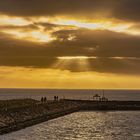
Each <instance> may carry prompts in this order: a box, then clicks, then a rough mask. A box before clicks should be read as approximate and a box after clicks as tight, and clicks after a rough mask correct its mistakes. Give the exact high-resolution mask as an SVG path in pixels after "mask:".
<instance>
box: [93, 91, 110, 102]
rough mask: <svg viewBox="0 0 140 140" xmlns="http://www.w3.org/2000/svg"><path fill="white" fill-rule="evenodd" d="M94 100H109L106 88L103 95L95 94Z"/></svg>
mask: <svg viewBox="0 0 140 140" xmlns="http://www.w3.org/2000/svg"><path fill="white" fill-rule="evenodd" d="M93 100H94V101H103V102H104V101H108V98H106V97H105V95H104V90H103V95H102V96H100V95H98V94H95V95H94V96H93Z"/></svg>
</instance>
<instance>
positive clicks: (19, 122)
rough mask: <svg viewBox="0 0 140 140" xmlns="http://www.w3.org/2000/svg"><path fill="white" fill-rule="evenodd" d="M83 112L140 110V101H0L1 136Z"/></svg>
mask: <svg viewBox="0 0 140 140" xmlns="http://www.w3.org/2000/svg"><path fill="white" fill-rule="evenodd" d="M81 110H104V111H108V110H140V101H90V100H68V99H63V100H57V101H47V102H45V103H42V102H40V101H37V100H33V99H20V100H18V99H17V100H7V101H0V134H1V135H2V134H5V133H9V132H12V131H17V130H20V129H23V128H25V127H29V126H32V125H35V124H38V123H41V122H45V121H48V120H51V119H55V118H57V117H61V116H64V115H67V114H70V113H73V112H77V111H81Z"/></svg>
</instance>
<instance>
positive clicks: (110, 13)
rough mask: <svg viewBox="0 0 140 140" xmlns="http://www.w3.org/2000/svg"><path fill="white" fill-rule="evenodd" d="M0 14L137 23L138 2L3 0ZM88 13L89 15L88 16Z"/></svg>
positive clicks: (121, 0)
mask: <svg viewBox="0 0 140 140" xmlns="http://www.w3.org/2000/svg"><path fill="white" fill-rule="evenodd" d="M0 13H3V14H8V15H15V16H43V15H44V16H56V15H69V16H77V17H78V16H81V17H82V16H83V17H86V18H88V17H90V18H91V17H92V18H94V17H96V18H97V17H102V16H103V17H104V16H107V17H113V18H117V19H124V20H135V21H139V20H140V18H139V13H140V1H139V0H104V1H103V0H76V1H73V0H59V1H58V0H28V1H26V0H12V1H11V0H4V1H0ZM89 13H90V14H89ZM97 13H98V14H97Z"/></svg>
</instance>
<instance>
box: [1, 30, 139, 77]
mask: <svg viewBox="0 0 140 140" xmlns="http://www.w3.org/2000/svg"><path fill="white" fill-rule="evenodd" d="M69 35H73V36H75V39H74V40H68V37H69ZM53 36H55V37H57V38H58V39H57V40H55V41H52V42H50V43H47V44H43V45H41V44H36V43H33V42H28V41H21V40H18V39H14V38H12V36H10V35H7V34H3V33H1V34H0V65H1V66H25V67H40V68H57V69H62V70H70V71H73V72H79V71H97V72H108V73H123V74H140V73H139V68H140V59H139V58H140V46H139V44H140V38H139V37H137V36H132V35H127V34H122V33H115V32H111V31H101V30H94V31H92V30H86V29H79V30H61V31H57V32H54V33H53ZM58 56H97V59H89V60H88V66H89V67H88V66H87V65H85V66H84V65H83V68H82V69H81V68H79V66H80V63H79V61H78V60H74V61H70V60H68V61H65V60H62V61H60V60H58V59H57V57H58ZM112 57H124V59H114V58H112ZM128 57H130V58H135V59H128Z"/></svg>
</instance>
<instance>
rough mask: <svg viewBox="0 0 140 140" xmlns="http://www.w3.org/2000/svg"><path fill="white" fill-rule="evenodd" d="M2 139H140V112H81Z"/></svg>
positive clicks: (1, 137)
mask: <svg viewBox="0 0 140 140" xmlns="http://www.w3.org/2000/svg"><path fill="white" fill-rule="evenodd" d="M0 140H140V112H136V111H134V112H132V111H129V112H128V111H126V112H125V111H124V112H122V111H118V112H77V113H73V114H70V115H67V116H64V117H61V118H58V119H54V120H51V121H48V122H45V123H41V124H38V125H35V126H32V127H29V128H26V129H23V130H20V131H17V132H13V133H10V134H6V135H3V136H0Z"/></svg>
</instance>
